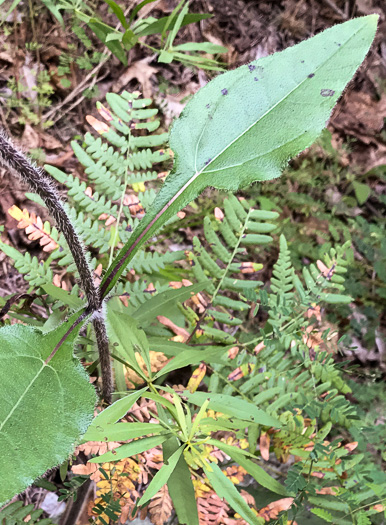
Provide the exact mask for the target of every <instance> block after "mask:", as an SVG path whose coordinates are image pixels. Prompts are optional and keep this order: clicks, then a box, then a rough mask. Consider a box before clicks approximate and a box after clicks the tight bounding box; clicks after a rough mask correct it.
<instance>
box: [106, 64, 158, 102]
mask: <svg viewBox="0 0 386 525" xmlns="http://www.w3.org/2000/svg"><path fill="white" fill-rule="evenodd" d="M157 72H158V70H157V69H156V68H154V67H152V66H149V64H148V59H147V58H145V59H144V60H139V61H138V62H134V64H131V65H130V66H129V67H128V68H127V69H126V71H125V72H124V73H123V74H122V75H120V77H119V79H118V81H117V82H116V83H115V84H114V85H113V91H114V93H119V92H120V91H121V90H122V89H123V88H124V87H125V86H127V84H128V83H129V82H130V80H132V79H133V78H136V79H137V80H138V82H139V83H140V84H141V86H142V93H143V96H144V97H145V98H150V97H151V96H152V93H153V88H152V85H151V82H150V78H151V77H152V76H153V75H155V74H156V73H157Z"/></svg>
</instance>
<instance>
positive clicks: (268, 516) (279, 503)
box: [258, 498, 294, 521]
mask: <svg viewBox="0 0 386 525" xmlns="http://www.w3.org/2000/svg"><path fill="white" fill-rule="evenodd" d="M293 500H294V498H282V499H278V500H276V501H273V502H272V503H270V504H269V505H267V506H266V507H264V508H262V509H260V510H259V511H258V515H259V516H261V517H262V518H264V519H265V521H270V520H272V519H275V518H277V517H278V515H279V513H280V512H282V511H283V510H288V509H289V508H290V507H291V505H292V503H293Z"/></svg>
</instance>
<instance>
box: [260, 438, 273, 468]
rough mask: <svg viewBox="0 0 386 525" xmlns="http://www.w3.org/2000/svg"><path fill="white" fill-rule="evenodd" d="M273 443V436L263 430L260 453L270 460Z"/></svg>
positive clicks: (266, 459)
mask: <svg viewBox="0 0 386 525" xmlns="http://www.w3.org/2000/svg"><path fill="white" fill-rule="evenodd" d="M270 443H271V437H270V435H269V434H267V432H262V433H261V435H260V454H261V457H262V458H263V459H264V460H265V461H268V460H269V445H270Z"/></svg>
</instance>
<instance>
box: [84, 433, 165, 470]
mask: <svg viewBox="0 0 386 525" xmlns="http://www.w3.org/2000/svg"><path fill="white" fill-rule="evenodd" d="M169 437H170V434H166V435H161V436H160V435H158V436H151V437H145V438H143V439H138V440H135V441H132V442H131V443H126V444H125V445H122V446H120V447H118V448H116V449H115V450H111V451H110V452H106V453H105V454H102V455H101V456H98V457H96V458H93V459H90V460H89V463H106V462H107V461H119V460H121V459H124V458H130V457H131V456H135V455H136V454H141V452H145V450H150V449H151V448H154V447H158V445H161V444H162V443H163V442H164V441H166V440H167V439H168V438H169Z"/></svg>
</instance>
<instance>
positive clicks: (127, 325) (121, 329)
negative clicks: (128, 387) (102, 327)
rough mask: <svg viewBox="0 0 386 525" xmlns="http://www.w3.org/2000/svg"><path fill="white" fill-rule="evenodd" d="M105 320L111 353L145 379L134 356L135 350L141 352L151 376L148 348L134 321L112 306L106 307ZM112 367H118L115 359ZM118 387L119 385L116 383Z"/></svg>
mask: <svg viewBox="0 0 386 525" xmlns="http://www.w3.org/2000/svg"><path fill="white" fill-rule="evenodd" d="M107 320H108V334H109V339H110V343H111V345H112V348H113V353H114V354H117V355H118V356H119V357H120V358H121V359H123V360H124V361H125V362H127V364H128V365H129V366H130V368H132V369H133V370H134V371H135V372H136V373H137V374H138V375H139V376H140V377H142V378H143V379H144V380H145V381H146V374H145V373H144V372H143V370H142V369H141V367H140V366H139V364H138V362H137V358H136V356H135V353H136V352H139V353H140V354H141V356H142V357H143V359H144V362H145V365H146V368H147V370H148V373H149V375H150V376H151V366H150V357H149V348H148V343H147V339H146V335H145V333H144V332H143V331H142V330H139V329H138V328H137V326H136V321H135V320H134V319H133V318H131V317H129V316H128V315H127V314H124V313H120V312H117V311H115V310H113V309H112V308H107ZM114 367H115V368H117V367H118V364H117V362H116V361H115V362H114ZM123 387H124V385H123ZM118 388H121V387H120V386H119V385H118Z"/></svg>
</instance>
